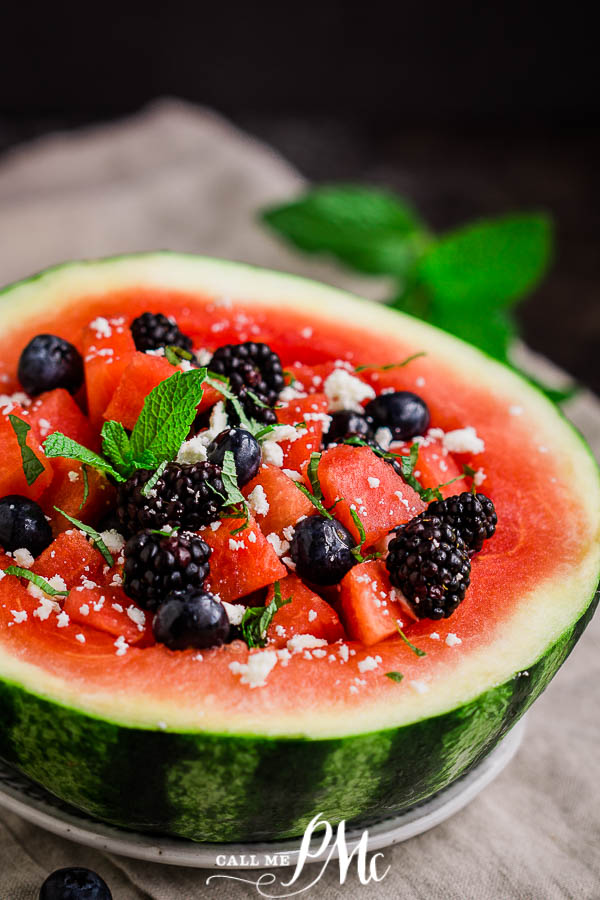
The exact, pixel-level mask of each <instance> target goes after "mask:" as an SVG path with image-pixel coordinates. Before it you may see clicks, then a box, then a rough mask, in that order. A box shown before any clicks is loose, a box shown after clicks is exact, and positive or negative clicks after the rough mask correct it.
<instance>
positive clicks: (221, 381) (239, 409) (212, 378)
mask: <svg viewBox="0 0 600 900" xmlns="http://www.w3.org/2000/svg"><path fill="white" fill-rule="evenodd" d="M207 384H209V385H210V386H211V387H213V388H214V389H215V390H216V391H218V392H219V393H220V394H222V396H223V397H225V399H226V400H229V402H230V403H231V405H232V406H233V408H234V410H235V412H236V415H237V417H238V419H239V420H240V425H241V427H242V428H243V429H244V430H245V431H249V432H250V434H253V435H254V436H256V434H257V432H260V431H264V427H263V425H262V423H261V422H256V421H255V420H254V419H251V418H249V417H248V416H247V415H246V412H245V410H244V407H243V406H242V404H241V403H240V399H239V397H238V396H237V395H236V394H234V393H233V391H232V390H230V388H229V378H227V376H226V375H218V374H216V373H215V372H209V373H208V378H207Z"/></svg>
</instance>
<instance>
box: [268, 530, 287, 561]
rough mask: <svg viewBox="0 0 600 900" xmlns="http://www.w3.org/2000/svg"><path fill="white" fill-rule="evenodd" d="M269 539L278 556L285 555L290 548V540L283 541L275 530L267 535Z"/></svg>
mask: <svg viewBox="0 0 600 900" xmlns="http://www.w3.org/2000/svg"><path fill="white" fill-rule="evenodd" d="M267 540H268V542H269V543H270V545H271V547H272V548H273V550H274V551H275V553H276V554H277V556H283V555H284V553H287V552H288V550H289V549H290V545H289V543H288V541H282V540H281V538H280V537H279V535H278V534H277V533H276V532H275V531H272V532H271V534H268V535H267Z"/></svg>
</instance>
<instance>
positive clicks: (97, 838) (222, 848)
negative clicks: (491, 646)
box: [0, 720, 525, 869]
mask: <svg viewBox="0 0 600 900" xmlns="http://www.w3.org/2000/svg"><path fill="white" fill-rule="evenodd" d="M524 730H525V722H524V720H521V721H520V722H519V723H518V724H517V725H515V727H514V728H513V729H512V731H510V732H509V734H508V735H507V736H506V737H505V738H504V740H503V741H501V743H500V744H498V746H497V747H496V748H495V749H494V750H493V751H492V752H491V753H490V754H489V755H488V756H486V758H485V759H484V760H482V762H480V763H479V765H477V766H476V767H475V768H474V769H473V770H472V771H471V772H469V774H468V775H465V776H464V777H463V778H460V779H459V780H458V781H455V782H454V784H452V785H450V787H448V788H446V790H444V791H441V792H440V793H439V794H436V795H435V796H434V797H432V798H431V799H430V800H427V801H426V802H425V803H422V804H420V805H419V806H416V807H413V808H412V809H410V810H408V811H407V812H405V813H402V814H401V815H398V816H393V817H392V818H388V819H383V820H382V821H380V822H375V823H374V824H372V825H370V826H369V829H368V830H369V840H368V848H369V850H370V851H372V850H380V849H381V848H382V847H388V846H390V845H391V844H397V843H399V842H401V841H406V840H408V839H409V838H412V837H415V836H416V835H417V834H422V833H423V832H424V831H428V830H429V829H430V828H435V826H436V825H439V824H440V822H444V821H445V820H446V819H448V818H449V817H450V816H452V815H454V813H456V812H458V811H459V810H460V809H463V807H465V806H466V805H467V803H470V802H471V800H472V799H473V798H474V797H476V796H477V794H478V793H479V792H480V791H482V790H483V788H484V787H486V786H487V785H488V784H489V783H490V782H491V781H493V780H494V778H496V776H497V775H499V774H500V772H501V771H502V770H503V769H504V767H505V766H506V765H507V764H508V763H509V762H510V760H511V759H512V758H513V756H514V755H515V753H516V752H517V750H518V749H519V746H520V744H521V741H522V740H523V732H524ZM2 806H3V807H4V808H5V809H9V810H10V811H11V812H14V813H16V814H17V815H19V816H21V817H22V818H23V819H26V820H27V821H28V822H32V823H33V824H34V825H39V826H40V828H45V829H46V830H47V831H51V832H53V833H54V834H58V835H60V836H61V837H65V838H68V839H69V840H71V841H76V842H77V843H78V844H85V845H86V846H88V847H94V848H95V849H96V850H105V851H107V852H108V853H116V854H119V855H121V856H129V857H132V858H133V859H144V860H149V861H151V862H159V863H166V864H168V865H174V866H190V867H193V868H202V869H214V868H221V867H222V863H218V862H217V857H224V856H226V857H231V856H235V857H236V865H235V868H237V869H242V868H262V867H268V868H270V869H272V868H275V866H274V864H273V861H272V860H273V857H274V856H277V857H281V856H283V857H284V858H286V861H285V862H282V861H280V862H279V864H280V865H295V864H296V861H297V858H298V850H299V846H300V838H294V839H292V840H282V841H273V842H271V843H255V844H254V843H246V844H208V843H196V842H194V841H188V840H183V839H178V838H169V837H160V836H157V835H149V834H139V833H137V832H134V831H126V830H124V829H121V828H116V827H114V826H112V825H105V824H104V823H103V822H99V821H97V820H95V819H92V818H89V817H88V816H86V814H85V813H80V812H78V811H77V810H74V809H71V808H70V807H67V806H66V805H65V804H63V803H61V801H60V800H57V799H56V798H55V797H53V796H52V795H51V794H49V793H47V792H46V791H44V790H43V789H42V788H40V787H38V786H37V785H35V784H34V783H33V782H31V781H29V780H28V779H26V778H24V777H22V776H21V775H19V774H16V773H15V772H14V771H12V770H11V769H9V768H8V767H6V766H4V765H2V764H1V763H0V807H2ZM363 830H364V829H363V828H360V829H348V831H347V833H346V843H347V846H348V849H349V850H352V849H353V847H354V846H356V844H357V843H358V841H359V840H360V838H361V836H362V834H363ZM315 849H316V848H315ZM328 855H329V851H327V852H326V853H325V854H324V855H323V857H321V858H323V859H324V858H325V857H326V856H328ZM336 855H337V854H336V853H335V852H334V853H333V854H332V858H335V856H336ZM267 856H268V857H269V859H268V860H267V859H266V857H267ZM240 857H244V859H243V860H240ZM319 858H320V857H318V856H316V857H315V860H317V859H319Z"/></svg>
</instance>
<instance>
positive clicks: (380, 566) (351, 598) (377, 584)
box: [340, 559, 407, 647]
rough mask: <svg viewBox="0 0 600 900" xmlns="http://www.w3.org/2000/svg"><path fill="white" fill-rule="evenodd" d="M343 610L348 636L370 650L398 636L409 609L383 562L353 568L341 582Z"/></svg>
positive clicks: (365, 563) (343, 619)
mask: <svg viewBox="0 0 600 900" xmlns="http://www.w3.org/2000/svg"><path fill="white" fill-rule="evenodd" d="M341 586H342V590H341V595H340V611H341V616H342V621H343V623H344V626H345V628H346V632H347V634H348V637H349V638H350V639H351V640H353V641H361V642H362V643H363V644H366V645H367V646H368V647H370V646H371V645H372V644H377V643H378V641H383V640H384V639H385V638H387V637H390V636H391V635H392V634H396V633H397V622H398V621H400V622H402V620H403V619H404V620H406V618H407V609H406V607H405V606H404V605H403V604H402V603H401V602H400V601H399V600H398V597H399V595H400V594H399V591H397V590H396V589H395V588H393V587H392V584H391V582H390V578H389V575H388V571H387V569H386V567H385V563H384V562H382V560H380V559H377V560H370V561H369V562H364V563H360V564H359V565H358V566H354V568H353V569H350V571H349V572H348V573H347V575H345V576H344V578H343V579H342V584H341Z"/></svg>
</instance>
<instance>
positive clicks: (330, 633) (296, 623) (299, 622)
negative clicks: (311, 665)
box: [265, 575, 345, 647]
mask: <svg viewBox="0 0 600 900" xmlns="http://www.w3.org/2000/svg"><path fill="white" fill-rule="evenodd" d="M279 586H280V589H281V596H282V599H283V600H286V599H287V598H288V597H291V598H292V600H291V602H290V603H286V604H285V605H284V606H282V607H281V608H280V609H279V610H278V611H277V612H276V613H275V615H274V617H273V621H272V622H271V625H270V626H269V629H268V632H267V634H268V637H269V640H272V641H273V643H274V645H275V646H277V647H285V645H286V643H287V642H288V641H289V639H290V638H292V637H293V636H294V635H295V634H311V635H312V636H313V637H316V638H320V639H321V640H325V641H327V643H328V644H333V643H335V641H340V640H343V639H344V637H345V634H344V629H343V627H342V623H341V622H340V619H339V616H338V614H337V613H336V611H335V610H334V609H333V607H331V606H330V605H329V603H327V602H326V601H325V600H323V599H322V598H321V597H319V595H318V594H315V593H314V592H313V591H311V589H310V588H309V587H307V586H306V585H305V584H304V583H303V582H302V581H301V580H300V578H298V577H297V576H296V575H288V576H287V577H286V578H283V579H282V580H281V581H280V582H279ZM274 595H275V588H274V587H273V586H272V587H270V588H269V592H268V594H267V599H266V600H265V606H267V605H268V604H269V603H270V602H271V601H272V600H273V597H274Z"/></svg>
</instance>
